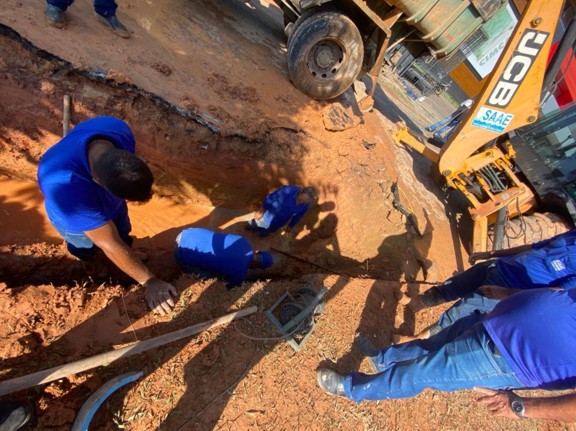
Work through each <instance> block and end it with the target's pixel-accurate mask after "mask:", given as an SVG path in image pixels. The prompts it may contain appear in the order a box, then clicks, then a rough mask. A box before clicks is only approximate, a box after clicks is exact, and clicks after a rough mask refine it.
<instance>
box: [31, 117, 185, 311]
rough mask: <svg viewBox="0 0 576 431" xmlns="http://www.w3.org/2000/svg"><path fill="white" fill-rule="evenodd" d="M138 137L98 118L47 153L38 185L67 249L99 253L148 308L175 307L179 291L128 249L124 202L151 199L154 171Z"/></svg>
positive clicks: (87, 255)
mask: <svg viewBox="0 0 576 431" xmlns="http://www.w3.org/2000/svg"><path fill="white" fill-rule="evenodd" d="M135 145H136V144H135V141H134V135H133V134H132V131H131V130H130V127H128V125H127V124H126V123H125V122H123V121H121V120H119V119H117V118H113V117H97V118H93V119H91V120H88V121H84V122H83V123H80V124H78V125H77V126H76V127H74V128H73V129H72V130H71V131H70V133H68V134H67V135H66V136H65V137H64V138H62V139H61V140H60V141H59V142H57V143H56V144H55V145H54V146H52V147H51V148H49V149H48V151H46V153H45V154H44V155H43V156H42V159H41V160H40V163H39V165H38V184H39V186H40V190H41V191H42V193H43V194H44V198H45V201H44V206H45V208H46V212H47V214H48V218H49V220H50V223H51V224H52V226H53V227H54V228H55V229H56V231H58V233H59V234H60V235H61V236H62V238H64V240H65V241H66V245H67V247H68V251H70V253H71V254H73V255H75V256H76V257H78V258H79V259H83V260H85V259H90V258H91V257H93V256H94V255H95V254H96V252H97V251H98V249H101V250H102V251H103V252H104V254H105V255H106V256H107V257H108V258H109V259H110V260H111V261H112V262H113V263H114V264H115V265H116V266H117V267H118V268H120V269H121V270H122V271H123V272H125V273H126V274H128V275H129V276H130V277H132V278H133V279H134V280H136V281H137V282H138V283H139V284H141V285H142V286H144V288H145V295H146V300H147V301H148V305H149V306H150V308H151V309H152V310H153V311H155V312H158V313H161V314H164V313H166V312H168V311H170V310H171V309H172V308H173V307H174V300H173V298H172V297H173V296H174V297H176V296H177V293H176V289H175V288H174V286H172V285H171V284H169V283H166V282H164V281H162V280H159V279H157V278H156V277H155V276H154V274H153V273H152V272H151V271H150V270H149V269H148V268H147V267H146V266H145V265H144V264H143V263H142V262H141V261H140V259H139V258H138V257H137V256H136V254H135V253H134V251H132V249H131V248H130V246H131V245H132V237H131V236H130V231H131V230H132V227H131V225H130V219H129V217H128V207H127V205H126V201H134V202H145V201H147V200H148V199H150V197H151V196H152V183H153V182H154V177H153V176H152V172H151V171H150V169H149V168H148V166H147V165H146V163H144V161H142V160H141V159H140V158H138V157H136V156H135V155H134V151H135Z"/></svg>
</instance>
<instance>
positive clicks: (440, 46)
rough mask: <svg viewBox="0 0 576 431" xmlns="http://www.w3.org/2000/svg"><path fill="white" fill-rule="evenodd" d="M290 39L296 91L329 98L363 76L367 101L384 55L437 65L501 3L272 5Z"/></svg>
mask: <svg viewBox="0 0 576 431" xmlns="http://www.w3.org/2000/svg"><path fill="white" fill-rule="evenodd" d="M275 2H276V4H277V5H278V6H279V7H280V8H281V10H282V11H283V14H284V22H285V26H286V28H285V31H286V33H287V34H288V69H289V73H290V77H291V79H292V82H293V83H294V85H295V86H296V87H297V88H298V89H300V90H301V91H302V92H304V93H306V94H308V95H309V96H311V97H313V98H315V99H318V100H325V99H332V98H334V97H336V96H338V95H340V94H341V93H343V92H344V91H346V89H348V88H349V87H350V86H351V85H352V84H353V82H354V81H355V80H356V79H357V78H358V76H359V75H360V74H361V73H363V72H364V73H368V76H369V78H370V80H371V86H370V88H369V94H372V92H373V90H374V87H375V84H376V80H377V77H378V74H379V73H380V71H381V67H382V61H383V59H384V55H385V53H386V52H387V51H388V50H389V49H391V48H392V47H394V46H396V45H397V44H398V43H403V44H404V45H405V46H406V47H408V48H409V49H410V50H411V52H412V53H413V55H414V56H415V57H418V55H419V54H420V53H423V52H426V53H430V54H431V55H432V56H433V57H434V58H437V59H439V58H443V57H446V56H448V55H450V54H451V53H453V52H454V51H455V50H457V48H458V47H460V46H461V45H462V43H464V42H465V41H466V40H467V39H468V38H469V37H470V36H471V35H472V34H473V33H474V32H476V31H477V30H478V29H479V28H480V27H482V25H483V24H484V23H485V22H487V21H488V20H489V19H490V18H491V17H492V16H493V15H494V14H495V13H496V12H497V11H498V10H500V8H501V7H503V6H504V5H505V4H506V3H507V0H365V1H363V0H275Z"/></svg>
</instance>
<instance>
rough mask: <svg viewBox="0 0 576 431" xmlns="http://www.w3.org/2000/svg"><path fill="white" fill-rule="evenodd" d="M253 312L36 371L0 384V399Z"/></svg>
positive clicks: (248, 311)
mask: <svg viewBox="0 0 576 431" xmlns="http://www.w3.org/2000/svg"><path fill="white" fill-rule="evenodd" d="M256 311H258V307H256V306H255V305H253V306H252V307H248V308H245V309H243V310H239V311H236V312H234V313H230V314H226V315H225V316H222V317H219V318H217V319H213V320H209V321H207V322H204V323H199V324H197V325H193V326H188V327H186V328H183V329H179V330H178V331H174V332H170V333H168V334H164V335H160V336H158V337H155V338H151V339H149V340H145V341H140V342H138V343H136V344H133V345H132V346H127V347H123V348H121V349H118V350H112V351H110V352H105V353H100V354H99V355H95V356H91V357H89V358H85V359H80V360H79V361H75V362H70V363H68V364H64V365H59V366H57V367H53V368H49V369H48V370H44V371H38V372H36V373H32V374H28V375H26V376H22V377H16V378H14V379H10V380H6V381H4V382H0V396H2V395H6V394H9V393H12V392H16V391H21V390H22V389H27V388H31V387H32V386H36V385H42V384H44V383H49V382H53V381H54V380H58V379H61V378H63V377H66V376H70V375H72V374H76V373H80V372H82V371H86V370H90V369H92V368H96V367H99V366H101V365H109V364H111V363H112V362H114V361H116V360H118V359H121V358H127V357H129V356H133V355H136V354H137V353H141V352H145V351H146V350H150V349H154V348H156V347H160V346H163V345H164V344H168V343H172V342H174V341H178V340H181V339H182V338H186V337H190V336H191V335H195V334H198V333H199V332H202V331H206V330H207V329H211V328H215V327H217V326H221V325H224V324H226V323H229V322H231V321H233V320H236V319H240V318H242V317H245V316H248V315H250V314H253V313H255V312H256Z"/></svg>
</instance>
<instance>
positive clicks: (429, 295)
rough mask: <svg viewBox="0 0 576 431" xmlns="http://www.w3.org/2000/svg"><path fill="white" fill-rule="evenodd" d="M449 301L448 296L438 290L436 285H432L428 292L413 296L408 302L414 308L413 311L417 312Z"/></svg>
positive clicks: (409, 306)
mask: <svg viewBox="0 0 576 431" xmlns="http://www.w3.org/2000/svg"><path fill="white" fill-rule="evenodd" d="M445 302H448V301H447V300H446V298H444V297H443V296H442V294H441V293H440V292H439V291H438V289H437V288H436V286H434V287H431V288H430V289H428V290H427V291H426V292H424V293H421V294H420V295H418V296H416V297H414V298H412V300H411V301H410V302H409V303H408V308H410V310H412V312H413V313H417V312H419V311H420V310H423V309H425V308H430V307H435V306H437V305H440V304H444V303H445Z"/></svg>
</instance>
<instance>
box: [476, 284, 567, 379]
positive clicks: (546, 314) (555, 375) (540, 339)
mask: <svg viewBox="0 0 576 431" xmlns="http://www.w3.org/2000/svg"><path fill="white" fill-rule="evenodd" d="M483 323H484V327H485V328H486V331H487V332H488V334H489V335H490V338H491V339H492V341H493V342H494V344H495V345H496V347H497V348H498V351H499V352H500V353H501V354H502V356H503V357H504V359H505V360H506V362H507V363H508V365H510V368H512V370H513V371H514V374H516V377H518V379H519V380H520V381H521V382H522V383H524V384H525V385H526V387H527V388H542V389H571V388H574V387H575V385H576V354H575V353H576V351H575V349H576V290H574V289H571V290H552V289H531V290H528V291H524V292H519V293H516V294H514V295H512V296H510V297H508V298H506V299H503V300H502V301H500V302H499V303H498V304H497V305H496V306H495V307H494V310H493V311H492V312H491V313H490V314H489V315H488V316H487V317H486V318H485V319H484V322H483Z"/></svg>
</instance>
